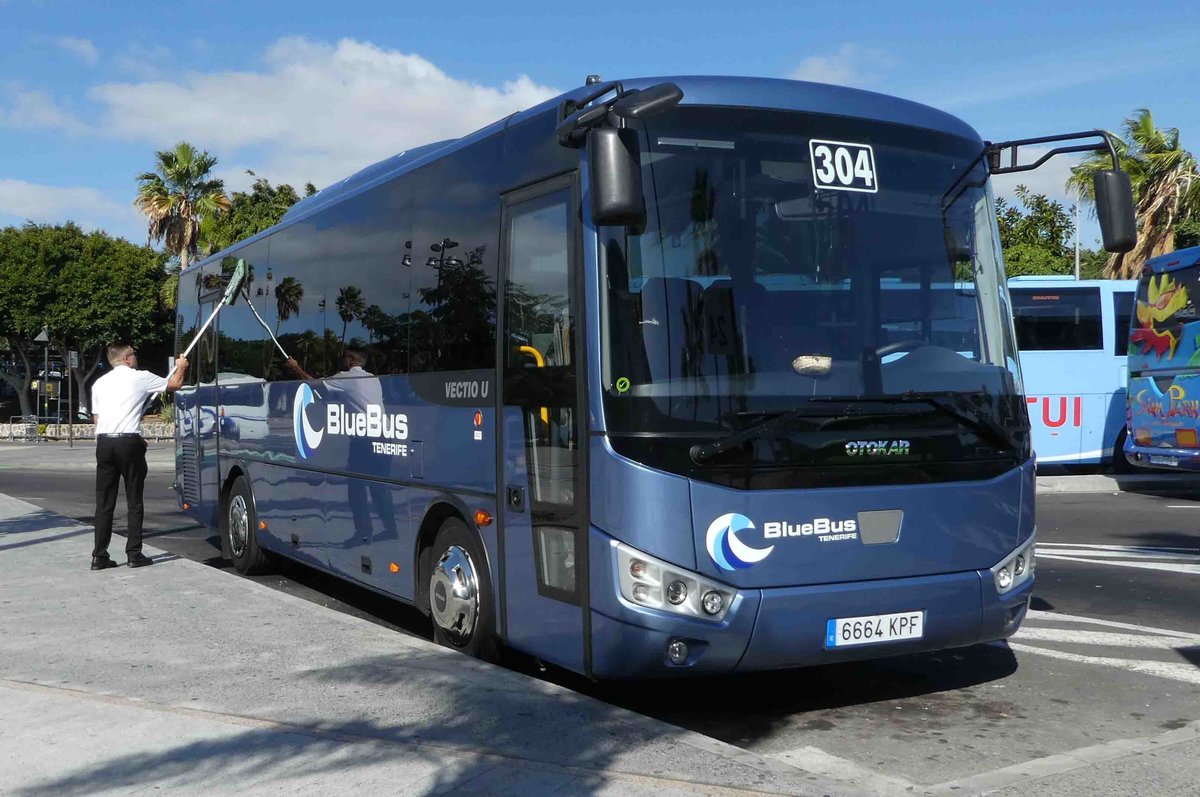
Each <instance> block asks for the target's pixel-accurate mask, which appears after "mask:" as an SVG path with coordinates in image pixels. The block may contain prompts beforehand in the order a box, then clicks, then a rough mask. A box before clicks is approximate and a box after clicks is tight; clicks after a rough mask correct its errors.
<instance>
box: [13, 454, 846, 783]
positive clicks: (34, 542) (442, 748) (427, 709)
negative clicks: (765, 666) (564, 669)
mask: <svg viewBox="0 0 1200 797" xmlns="http://www.w3.org/2000/svg"><path fill="white" fill-rule="evenodd" d="M6 453H7V452H6ZM90 538H91V529H90V528H86V527H82V526H79V525H78V524H76V523H75V522H74V521H71V520H68V519H66V518H62V517H59V516H57V515H54V514H51V513H49V512H45V511H43V510H40V509H38V508H37V507H34V506H32V505H30V504H26V503H24V502H21V501H17V500H15V499H12V498H8V497H7V496H3V495H0V566H2V568H3V569H2V571H0V572H2V573H3V575H2V577H0V791H3V793H4V794H6V795H20V796H21V797H32V796H33V795H47V796H49V795H94V794H131V793H142V792H150V791H161V792H166V793H181V792H186V793H205V794H232V793H237V794H285V793H286V794H314V795H318V794H320V795H324V794H344V793H351V792H356V793H362V794H404V795H410V794H412V795H417V794H420V795H434V794H437V795H442V794H461V795H467V794H470V795H491V794H497V795H519V797H534V795H544V794H554V795H647V796H648V797H649V796H650V795H653V796H654V797H669V796H673V795H681V796H682V795H692V794H714V795H727V794H728V795H735V794H750V793H754V794H763V793H766V794H794V795H836V796H840V795H850V794H860V793H861V792H857V791H853V790H851V789H850V788H848V787H846V786H844V785H842V784H839V783H835V782H833V781H830V780H828V779H826V778H823V777H818V776H817V775H814V774H813V773H811V772H808V771H805V770H803V769H799V768H796V767H791V766H788V765H786V764H782V763H780V762H778V761H773V760H770V759H767V758H764V757H761V756H758V755H755V754H752V753H748V752H745V751H742V750H739V749H737V748H735V747H732V746H730V745H727V744H724V743H722V742H718V741H716V740H713V739H710V738H708V737H704V736H701V735H699V734H695V733H691V732H688V731H684V730H682V729H679V728H676V727H674V726H671V725H667V724H665V723H662V722H658V721H656V720H651V719H648V718H646V717H642V716H640V715H637V714H633V713H632V712H628V711H625V710H623V709H618V708H614V707H612V706H609V705H607V704H604V703H601V702H599V701H596V700H594V699H592V698H588V697H583V696H580V695H578V694H575V693H573V692H570V691H569V690H566V689H563V688H561V687H558V686H555V685H553V684H549V683H546V682H543V681H538V680H534V679H531V678H528V677H526V676H523V675H520V674H517V673H514V672H510V671H508V670H505V669H501V668H498V667H493V666H491V665H487V664H483V663H481V662H478V661H475V660H472V659H468V658H466V657H465V656H461V655H459V654H457V653H453V652H451V651H448V650H445V649H443V648H440V647H437V646H435V645H433V644H432V643H430V642H426V641H424V640H420V639H414V638H412V637H408V636H404V635H401V634H398V633H394V632H392V631H389V630H387V629H384V628H381V627H379V626H376V625H374V624H372V623H369V622H366V621H364V620H359V619H356V618H353V617H349V616H346V615H343V614H340V613H337V612H334V611H332V610H329V609H325V608H323V607H321V606H318V605H316V604H313V603H310V602H307V601H304V600H301V599H298V598H294V597H291V596H288V595H285V594H282V593H280V592H276V591H274V590H272V589H270V588H268V587H265V586H262V585H260V584H256V583H254V582H251V581H247V580H244V579H241V578H237V577H235V576H233V575H232V574H229V573H225V572H222V571H220V570H216V569H213V568H210V567H207V566H205V565H201V564H198V563H195V562H191V561H187V560H182V559H174V558H171V557H169V556H164V555H162V554H161V552H159V551H156V550H155V549H152V548H148V549H147V551H146V552H147V553H148V554H151V555H155V556H156V558H158V559H159V561H158V562H157V563H156V564H155V565H154V566H153V567H148V568H143V569H139V570H131V569H129V568H125V567H121V568H114V569H112V570H107V571H103V572H97V573H92V572H90V571H89V570H88V564H89V554H90ZM115 542H117V543H118V547H119V542H120V540H119V539H117V540H115ZM114 550H116V549H114ZM116 553H117V555H118V561H120V559H121V557H120V551H119V550H117V551H116ZM696 699H697V700H703V699H704V693H703V692H698V693H697V695H696Z"/></svg>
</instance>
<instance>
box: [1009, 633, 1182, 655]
mask: <svg viewBox="0 0 1200 797" xmlns="http://www.w3.org/2000/svg"><path fill="white" fill-rule="evenodd" d="M1013 638H1014V639H1020V640H1022V641H1027V642H1028V641H1039V642H1067V643H1071V644H1078V645H1107V646H1108V647H1111V648H1146V649H1148V650H1187V649H1189V648H1200V640H1197V639H1186V638H1180V637H1164V636H1139V635H1137V634H1114V633H1112V632H1111V631H1077V630H1075V629H1073V628H1022V629H1021V630H1020V631H1018V632H1017V633H1016V635H1015V636H1014V637H1013Z"/></svg>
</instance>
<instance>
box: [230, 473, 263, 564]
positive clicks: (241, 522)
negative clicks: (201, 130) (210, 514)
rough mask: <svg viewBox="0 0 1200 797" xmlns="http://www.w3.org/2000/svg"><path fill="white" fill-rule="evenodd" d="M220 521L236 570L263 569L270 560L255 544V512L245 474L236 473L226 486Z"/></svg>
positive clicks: (256, 523) (256, 524)
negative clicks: (227, 489) (227, 488)
mask: <svg viewBox="0 0 1200 797" xmlns="http://www.w3.org/2000/svg"><path fill="white" fill-rule="evenodd" d="M221 520H222V523H221V526H222V529H221V532H222V533H223V534H225V535H226V538H227V539H228V540H229V551H230V553H231V554H232V556H233V566H234V567H235V568H236V569H237V571H238V572H239V573H242V574H244V575H247V576H252V575H256V574H259V573H264V572H266V571H267V569H268V566H269V564H270V562H269V560H268V557H267V552H266V551H264V550H263V549H262V548H260V547H259V545H258V515H257V514H256V512H255V510H254V496H253V494H252V493H251V492H250V482H249V481H248V480H247V479H246V477H245V476H238V477H237V478H236V479H234V481H233V485H232V486H231V487H230V488H229V496H228V497H227V498H226V499H225V511H224V512H223V513H222V518H221Z"/></svg>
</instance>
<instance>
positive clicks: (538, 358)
mask: <svg viewBox="0 0 1200 797" xmlns="http://www.w3.org/2000/svg"><path fill="white" fill-rule="evenodd" d="M517 351H519V352H521V353H522V354H530V355H533V359H534V361H535V362H536V363H537V367H538V368H545V367H546V358H545V356H544V355H543V354H542V353H541V352H540V351H538V350H537V349H535V348H534V347H532V346H518V347H517ZM541 415H542V423H544V424H546V425H547V426H549V425H550V410H549V409H548V408H546V407H542V413H541Z"/></svg>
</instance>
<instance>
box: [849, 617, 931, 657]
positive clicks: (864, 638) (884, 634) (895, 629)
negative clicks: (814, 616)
mask: <svg viewBox="0 0 1200 797" xmlns="http://www.w3.org/2000/svg"><path fill="white" fill-rule="evenodd" d="M923 636H925V612H924V611H916V612H900V613H899V614H873V615H871V616H869V617H840V618H835V619H832V620H830V621H829V623H828V624H827V625H826V626H825V647H827V648H847V647H851V646H852V645H876V644H879V643H880V642H896V641H898V640H901V639H920V638H921V637H923Z"/></svg>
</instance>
